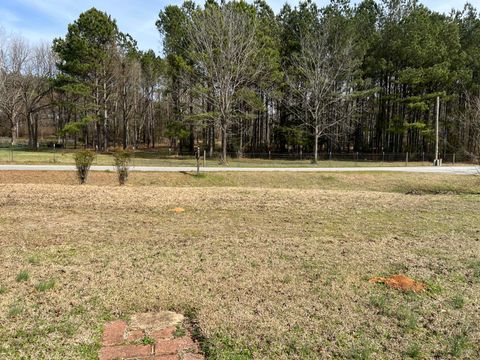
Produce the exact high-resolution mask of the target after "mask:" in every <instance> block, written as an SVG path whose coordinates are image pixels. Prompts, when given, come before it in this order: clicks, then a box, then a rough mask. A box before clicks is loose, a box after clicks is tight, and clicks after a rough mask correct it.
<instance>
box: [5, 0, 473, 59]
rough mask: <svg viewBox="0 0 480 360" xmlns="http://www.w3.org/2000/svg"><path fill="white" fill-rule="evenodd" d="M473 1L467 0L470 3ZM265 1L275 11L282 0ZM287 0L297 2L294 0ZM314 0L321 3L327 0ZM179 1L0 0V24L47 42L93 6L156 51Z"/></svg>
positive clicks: (433, 0) (443, 7)
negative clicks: (161, 26)
mask: <svg viewBox="0 0 480 360" xmlns="http://www.w3.org/2000/svg"><path fill="white" fill-rule="evenodd" d="M477 1H479V0H470V2H471V3H472V4H473V5H474V6H475V5H476V4H475V3H476V2H477ZM197 2H198V1H197ZM267 2H268V3H269V4H270V6H271V7H272V8H273V9H274V10H275V12H278V11H279V10H280V8H281V7H282V5H283V4H284V3H285V2H286V1H285V0H270V1H269V0H267ZM287 2H288V3H290V4H291V5H295V4H297V1H292V0H288V1H287ZM316 2H317V4H318V5H320V6H323V5H325V4H327V3H328V2H329V1H328V0H317V1H316ZM181 3H182V0H96V1H93V0H0V28H3V30H4V31H6V32H7V33H12V32H13V33H17V34H21V35H23V36H24V37H25V38H27V39H28V40H29V41H31V42H38V41H48V42H51V41H52V40H53V39H54V38H56V37H63V36H65V34H66V32H67V25H68V24H69V23H72V22H73V21H75V20H76V19H77V18H78V15H79V14H80V13H82V12H83V11H85V10H88V9H90V8H91V7H96V8H97V9H99V10H102V11H105V12H107V13H108V14H110V15H112V17H113V18H114V19H116V20H117V24H118V27H119V29H120V31H123V32H126V33H129V34H130V35H132V36H133V38H134V39H136V40H137V42H138V47H139V48H140V49H141V50H147V49H153V50H155V51H156V52H158V53H160V52H161V49H162V46H161V39H160V35H159V33H158V31H157V29H156V27H155V21H156V20H157V18H158V13H159V12H160V10H162V9H163V8H164V7H165V6H166V5H169V4H174V5H180V4H181ZM423 3H424V4H425V5H427V6H428V7H429V8H430V9H432V10H436V11H440V12H449V11H450V10H451V9H452V8H456V9H461V8H463V4H464V3H465V0H424V1H423ZM477 7H478V5H477Z"/></svg>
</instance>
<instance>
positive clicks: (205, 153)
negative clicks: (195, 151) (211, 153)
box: [203, 150, 207, 167]
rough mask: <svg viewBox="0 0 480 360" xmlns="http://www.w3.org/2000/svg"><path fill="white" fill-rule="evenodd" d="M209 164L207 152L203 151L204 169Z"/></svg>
mask: <svg viewBox="0 0 480 360" xmlns="http://www.w3.org/2000/svg"><path fill="white" fill-rule="evenodd" d="M206 163H207V150H203V167H205V164H206Z"/></svg>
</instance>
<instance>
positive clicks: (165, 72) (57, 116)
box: [0, 0, 480, 161]
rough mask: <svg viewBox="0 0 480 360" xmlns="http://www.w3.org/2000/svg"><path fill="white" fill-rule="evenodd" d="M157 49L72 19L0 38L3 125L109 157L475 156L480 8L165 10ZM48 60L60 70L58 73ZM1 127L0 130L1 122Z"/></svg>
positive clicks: (104, 23) (97, 23)
mask: <svg viewBox="0 0 480 360" xmlns="http://www.w3.org/2000/svg"><path fill="white" fill-rule="evenodd" d="M156 25H157V28H158V30H159V32H160V34H161V36H162V39H163V50H164V54H163V55H164V56H163V57H160V56H157V55H156V54H155V52H154V51H152V50H150V51H146V52H144V51H140V50H138V48H137V45H136V42H135V40H134V39H132V38H131V36H129V35H128V34H124V33H122V32H121V31H120V30H119V29H118V28H117V25H116V23H115V21H114V20H113V19H111V18H110V17H109V16H108V15H107V14H105V13H103V12H100V11H98V10H96V9H91V10H89V11H87V12H85V13H83V14H81V15H80V17H79V18H78V20H76V21H75V22H74V23H73V24H71V25H69V27H68V32H67V35H66V36H65V37H64V38H61V39H55V40H54V42H53V46H52V47H51V48H49V47H48V46H45V45H41V46H37V47H34V48H32V47H29V46H28V45H26V43H25V42H24V41H23V40H21V39H20V38H15V37H14V38H10V39H8V38H7V37H5V36H4V37H3V41H2V44H1V45H2V46H1V52H0V54H1V55H0V65H1V75H0V94H1V98H0V99H1V100H0V111H1V119H2V120H1V124H2V126H3V128H4V129H8V132H9V134H10V136H11V138H12V141H15V137H16V134H17V131H18V129H19V127H20V126H24V127H25V128H26V129H27V133H28V135H29V144H30V146H31V147H33V148H35V147H36V146H37V144H38V131H39V130H38V129H39V127H40V128H41V127H42V126H43V127H49V126H50V127H52V128H54V131H55V134H56V135H57V136H59V138H61V139H63V141H65V140H66V139H72V140H73V141H74V142H75V144H76V142H77V141H80V142H81V143H82V144H83V145H84V146H88V147H93V148H98V149H99V150H107V149H108V148H111V147H117V146H123V147H128V146H133V147H136V148H138V147H142V146H143V147H155V146H157V145H159V144H161V143H165V141H168V142H169V145H170V146H171V147H173V148H175V149H177V150H183V151H193V150H194V147H195V146H197V145H199V146H201V147H203V148H204V149H206V150H207V151H208V153H210V155H211V156H213V154H214V153H215V152H217V151H218V152H219V153H220V156H221V159H222V160H224V161H226V159H227V155H228V154H230V153H234V154H236V155H239V156H241V155H242V153H245V152H249V151H255V152H267V151H275V152H304V153H306V152H310V153H313V154H314V159H316V158H317V156H318V153H319V152H321V151H333V152H351V151H360V152H427V153H428V152H433V147H434V143H435V132H434V129H435V116H436V112H437V108H436V106H435V104H436V99H437V97H439V98H440V108H439V109H438V111H439V115H440V149H441V151H442V152H444V153H454V152H455V153H459V154H466V155H469V156H475V154H476V155H478V154H479V153H480V95H479V94H480V93H479V92H480V16H479V14H478V12H477V11H476V9H475V8H474V7H473V6H471V5H469V4H466V5H465V7H464V8H463V9H461V10H452V11H451V12H450V13H449V14H440V13H437V12H434V11H431V10H429V9H428V8H427V7H425V6H424V5H422V4H420V3H418V2H417V1H414V0H413V1H405V0H384V1H382V2H376V1H373V0H364V1H362V2H360V3H358V4H356V5H353V4H351V3H350V2H349V1H347V0H334V1H331V3H330V4H329V5H327V6H325V7H323V8H318V7H317V5H315V4H314V3H313V2H311V1H305V2H301V3H300V4H299V5H298V6H296V7H293V8H292V7H291V6H289V5H285V6H284V7H283V8H282V9H281V11H280V12H279V14H275V13H274V12H273V11H272V9H271V8H270V7H269V5H268V4H267V3H266V2H264V1H263V0H257V1H255V2H254V3H253V4H248V3H245V2H243V1H240V2H232V1H231V2H220V3H217V2H215V1H211V0H208V1H207V2H206V3H205V4H204V5H203V6H199V5H197V4H195V3H193V2H191V1H186V2H184V3H183V5H182V6H174V5H171V6H167V7H165V8H164V9H163V10H162V11H161V12H160V14H159V18H158V21H157V23H156ZM54 65H56V66H54ZM4 132H5V130H4Z"/></svg>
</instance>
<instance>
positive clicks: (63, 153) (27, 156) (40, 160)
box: [0, 148, 465, 167]
mask: <svg viewBox="0 0 480 360" xmlns="http://www.w3.org/2000/svg"><path fill="white" fill-rule="evenodd" d="M73 154H74V151H73V150H58V151H56V152H54V151H53V150H42V151H28V150H15V151H13V152H12V151H11V150H10V149H6V148H3V149H2V148H0V164H59V165H65V164H74V163H75V162H74V159H73ZM354 157H355V155H354V154H349V155H347V154H345V155H344V158H343V160H341V161H340V160H323V161H319V162H318V163H317V164H316V165H313V166H317V167H353V166H406V163H405V162H404V161H385V162H382V161H366V160H362V159H360V160H359V161H355V160H354ZM380 160H381V159H380ZM94 164H95V165H112V164H113V158H112V156H111V155H109V154H102V153H99V154H98V155H97V157H96V159H95V162H94ZM201 164H202V165H203V160H202V161H201ZM446 164H447V162H446ZM448 164H449V165H452V164H451V163H448ZM133 165H136V166H195V165H196V160H195V159H194V158H193V157H175V156H168V155H167V154H166V153H165V151H164V150H162V151H161V152H160V151H137V152H136V153H135V157H134V158H133ZM228 165H229V166H232V167H311V166H312V163H311V161H310V160H288V159H285V160H265V159H247V158H245V159H230V161H229V164H228ZM408 165H409V166H430V165H432V164H431V162H429V161H425V162H422V161H415V162H413V161H410V162H409V163H408ZM458 165H465V164H461V163H458ZM205 166H208V167H215V166H224V165H219V160H218V159H207V160H206V162H205Z"/></svg>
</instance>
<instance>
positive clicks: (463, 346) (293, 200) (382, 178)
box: [0, 172, 480, 359]
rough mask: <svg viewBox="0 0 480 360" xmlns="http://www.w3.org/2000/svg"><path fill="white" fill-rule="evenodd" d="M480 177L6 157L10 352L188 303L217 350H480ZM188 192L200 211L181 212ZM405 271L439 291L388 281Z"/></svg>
mask: <svg viewBox="0 0 480 360" xmlns="http://www.w3.org/2000/svg"><path fill="white" fill-rule="evenodd" d="M479 194H480V179H479V177H474V176H454V175H432V174H393V173H388V174H384V173H377V174H370V173H357V174H346V173H338V174H337V173H335V174H313V173H312V174H309V173H298V174H297V173H295V174H285V173H273V174H270V173H269V174H264V173H255V174H252V173H242V174H238V173H233V174H232V173H219V174H207V175H202V176H200V177H195V176H193V175H190V174H181V173H168V174H167V173H162V174H143V173H142V174H139V173H135V174H132V175H131V178H130V182H129V184H128V186H126V187H123V188H122V187H119V186H116V183H115V174H114V173H92V174H91V176H90V179H89V185H87V186H78V185H76V180H75V177H74V174H73V173H68V172H49V173H46V172H35V173H32V172H2V173H0V207H1V209H2V211H1V213H0V229H1V231H0V249H1V252H0V262H1V264H2V266H1V267H0V324H1V326H0V358H1V359H19V358H26V359H95V358H96V356H97V352H98V349H99V342H100V336H101V330H102V325H103V323H104V322H105V321H106V320H108V319H117V318H128V317H129V316H130V315H132V314H133V313H137V312H144V311H156V310H163V309H171V310H175V311H178V312H182V313H184V314H186V315H187V316H188V317H189V318H190V320H191V321H192V323H193V324H194V325H195V330H196V334H197V335H198V336H199V337H200V338H201V339H202V343H203V347H204V350H205V352H206V354H207V356H208V358H211V359H250V358H255V359H318V358H349V359H350V358H357V359H367V358H370V359H378V358H389V359H390V358H391V359H401V358H442V359H447V358H464V359H475V358H479V357H480V345H479V344H480V328H479V326H478V324H479V323H480V227H479V225H478V224H479V223H480V206H479V202H480V195H479ZM174 207H183V208H185V210H186V211H185V212H184V213H180V214H176V213H173V212H171V211H169V210H170V209H171V208H174ZM397 273H403V274H406V275H408V276H410V277H413V278H414V279H416V280H419V281H421V282H424V283H426V284H427V286H428V290H427V291H426V292H423V293H418V294H415V293H403V292H399V291H396V290H391V289H388V288H386V287H385V286H383V285H381V284H372V283H369V282H368V280H369V279H370V278H371V277H374V276H385V275H392V274H397Z"/></svg>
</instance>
